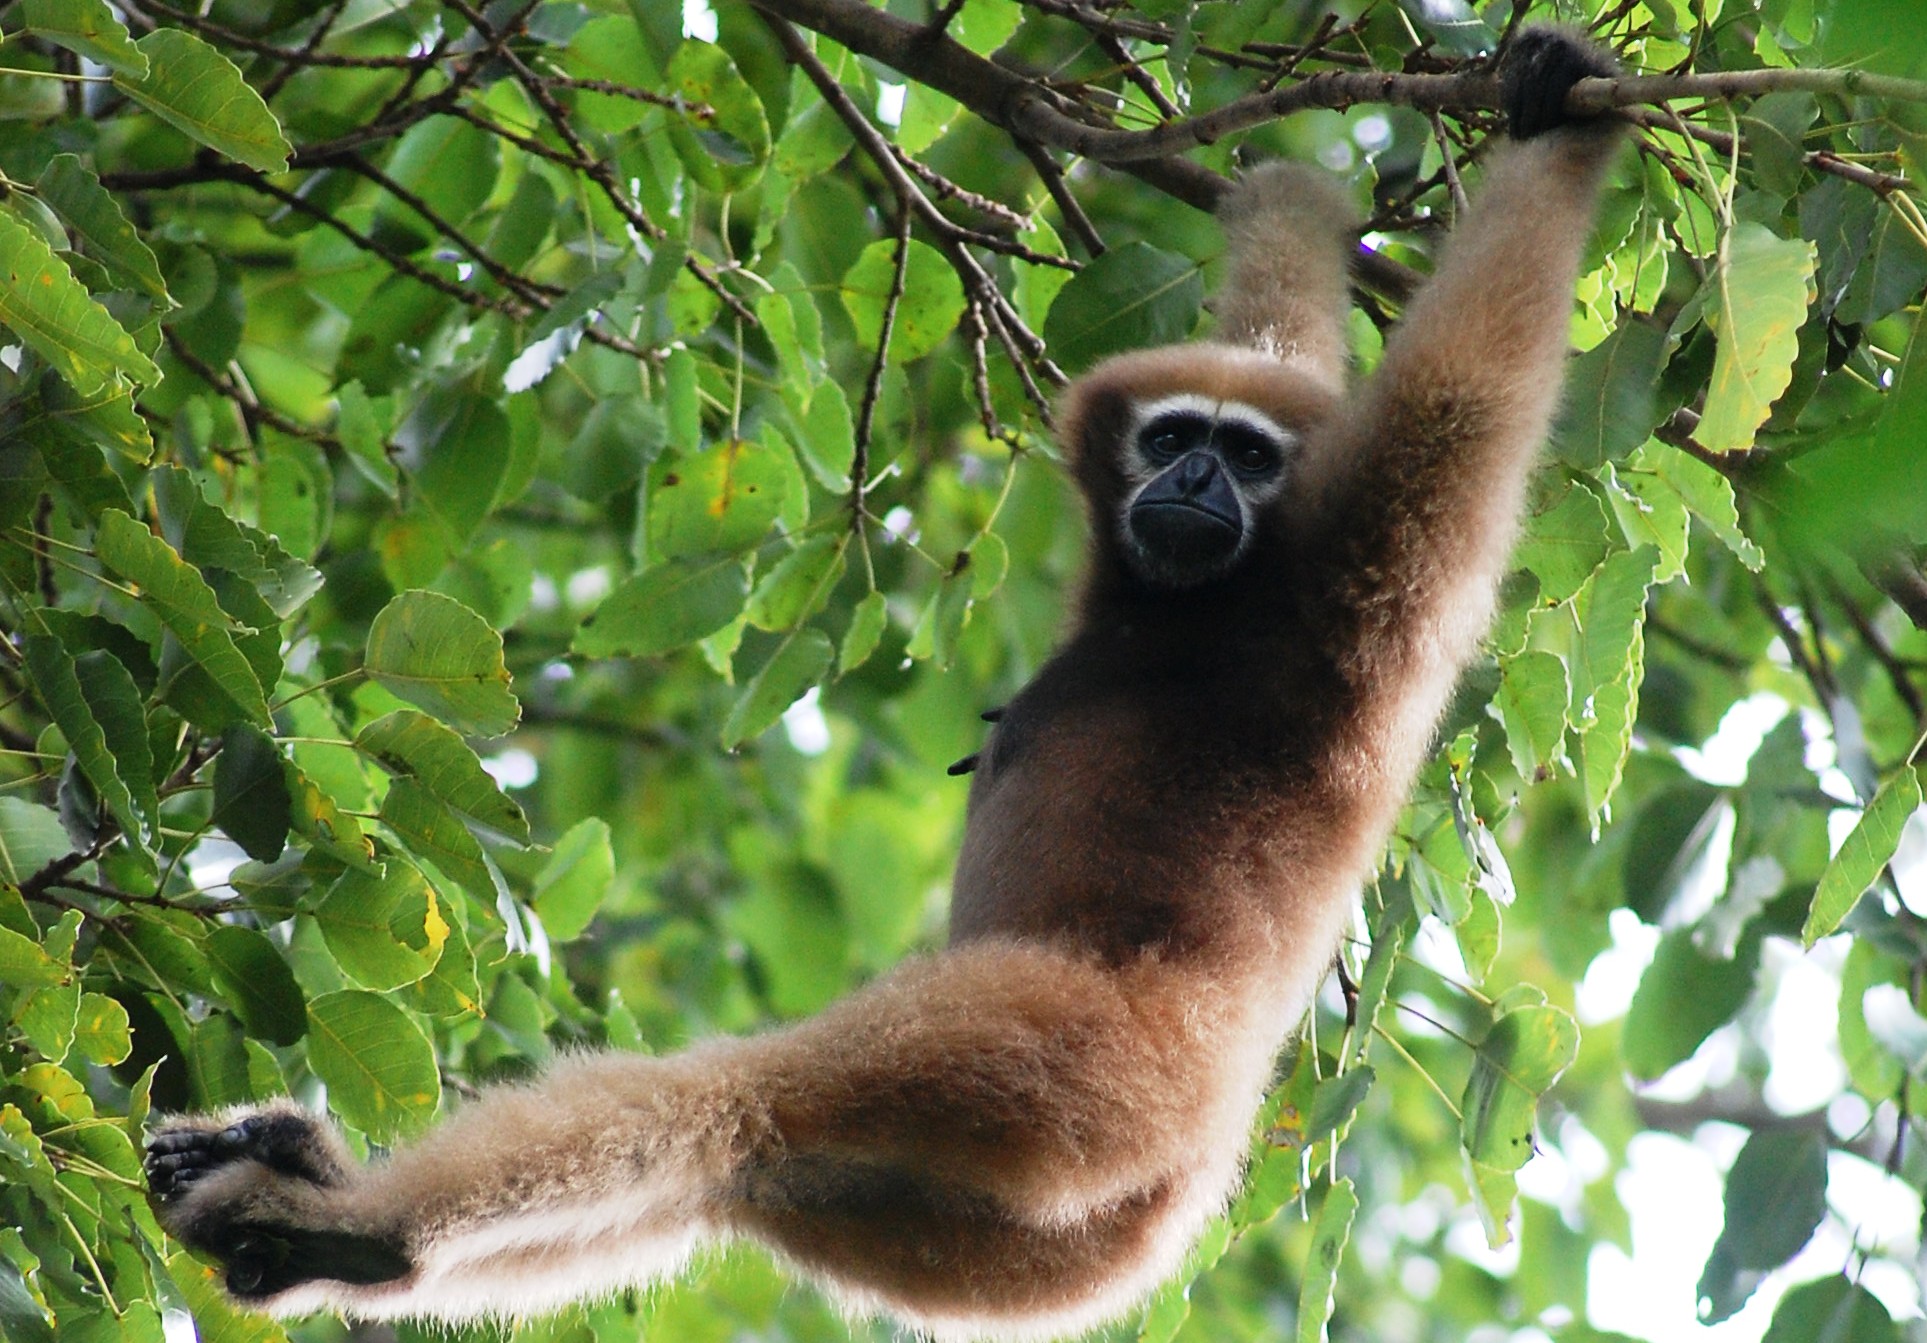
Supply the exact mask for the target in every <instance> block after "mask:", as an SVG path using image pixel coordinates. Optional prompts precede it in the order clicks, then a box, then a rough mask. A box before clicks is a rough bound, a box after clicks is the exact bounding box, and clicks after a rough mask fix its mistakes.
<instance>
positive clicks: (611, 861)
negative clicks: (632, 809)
mask: <svg viewBox="0 0 1927 1343" xmlns="http://www.w3.org/2000/svg"><path fill="white" fill-rule="evenodd" d="M615 876H616V856H615V851H614V849H612V848H611V847H610V844H609V826H608V823H607V822H605V821H603V820H602V819H601V818H600V817H597V816H585V817H583V818H582V819H581V820H580V821H577V822H576V823H575V824H574V825H572V826H570V827H569V830H568V833H567V834H565V835H563V836H562V838H561V839H559V840H557V841H556V843H555V852H554V853H552V854H551V855H549V861H548V862H547V863H545V864H544V865H543V867H542V870H541V872H539V873H537V874H536V878H535V897H534V899H533V901H532V902H531V903H533V904H534V906H535V912H536V913H537V914H538V915H540V916H541V919H542V926H543V928H544V929H546V930H547V932H548V934H549V938H550V940H551V941H555V942H567V941H570V940H572V939H574V938H577V937H580V936H582V933H583V930H585V929H586V928H587V927H588V926H589V922H590V920H591V919H593V918H595V914H596V910H597V909H599V908H601V906H602V901H603V898H604V897H605V896H607V895H608V894H609V886H610V884H611V883H612V882H614V880H615Z"/></svg>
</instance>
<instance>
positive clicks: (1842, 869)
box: [1800, 766, 1921, 947]
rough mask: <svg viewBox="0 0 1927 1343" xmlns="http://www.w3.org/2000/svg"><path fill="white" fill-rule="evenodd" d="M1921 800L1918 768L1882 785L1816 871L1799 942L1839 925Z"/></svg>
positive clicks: (1896, 842) (1816, 938) (1813, 939)
mask: <svg viewBox="0 0 1927 1343" xmlns="http://www.w3.org/2000/svg"><path fill="white" fill-rule="evenodd" d="M1920 803H1921V791H1920V772H1919V770H1917V769H1914V768H1912V767H1911V766H1909V767H1905V768H1902V769H1901V770H1900V772H1899V773H1897V774H1895V775H1894V776H1893V778H1891V779H1889V780H1887V782H1886V783H1884V784H1882V785H1881V787H1880V791H1879V792H1878V793H1875V794H1874V799H1873V801H1872V802H1870V803H1869V804H1868V805H1867V809H1866V810H1865V811H1864V812H1862V813H1861V814H1860V819H1859V821H1857V822H1856V823H1855V824H1854V827H1853V830H1852V831H1851V832H1850V833H1849V834H1848V835H1847V838H1846V842H1845V843H1843V844H1842V845H1841V846H1840V852H1838V853H1836V854H1835V855H1834V856H1833V859H1832V861H1831V862H1829V863H1828V864H1827V868H1826V871H1824V872H1822V873H1821V874H1820V884H1819V886H1818V888H1817V889H1815V891H1814V892H1813V905H1812V907H1811V908H1810V909H1808V911H1807V921H1806V925H1805V926H1804V927H1802V928H1801V929H1800V940H1801V941H1802V942H1804V943H1805V944H1806V945H1807V946H1809V947H1810V946H1812V945H1813V944H1814V943H1815V942H1818V941H1819V940H1820V939H1821V938H1823V937H1825V936H1826V935H1827V934H1828V933H1831V932H1832V931H1833V930H1834V929H1836V928H1838V927H1839V926H1840V922H1841V920H1843V919H1845V918H1846V917H1847V914H1848V913H1849V912H1850V911H1851V910H1852V909H1853V907H1854V906H1855V905H1856V904H1858V903H1859V901H1860V897H1861V896H1862V895H1864V894H1866V892H1867V888H1868V887H1870V886H1872V885H1873V884H1874V882H1875V881H1877V880H1879V878H1880V873H1881V872H1882V870H1883V869H1885V868H1886V866H1887V863H1888V861H1889V860H1890V859H1892V858H1893V856H1894V850H1895V849H1897V848H1899V847H1900V833H1901V831H1902V830H1904V829H1906V826H1907V820H1908V818H1909V817H1911V816H1912V815H1913V814H1914V813H1915V812H1916V811H1918V810H1919V809H1920Z"/></svg>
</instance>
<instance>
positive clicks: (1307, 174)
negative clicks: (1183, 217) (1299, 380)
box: [1214, 160, 1358, 392]
mask: <svg viewBox="0 0 1927 1343" xmlns="http://www.w3.org/2000/svg"><path fill="white" fill-rule="evenodd" d="M1218 223H1219V226H1220V227H1221V228H1222V229H1223V230H1224V236H1225V243H1226V246H1227V250H1228V252H1229V254H1230V257H1231V268H1230V272H1229V273H1228V274H1227V276H1226V277H1225V283H1224V287H1223V289H1222V290H1221V291H1220V292H1219V294H1218V297H1217V298H1216V300H1215V301H1214V306H1215V308H1216V310H1217V313H1218V339H1219V340H1221V341H1225V342H1228V343H1230V344H1235V345H1244V346H1249V347H1250V348H1252V349H1255V350H1258V351H1260V352H1262V353H1265V354H1269V355H1271V356H1273V357H1274V358H1276V359H1278V360H1279V361H1280V362H1281V363H1284V364H1286V365H1288V366H1290V367H1293V368H1297V369H1299V370H1302V371H1303V372H1305V373H1307V374H1309V375H1310V376H1312V377H1313V378H1315V379H1316V380H1317V381H1318V382H1320V383H1322V384H1323V385H1324V386H1326V387H1328V388H1329V389H1331V390H1332V391H1334V392H1339V391H1343V390H1344V387H1345V369H1346V365H1347V363H1348V361H1349V342H1348V339H1347V336H1346V316H1347V314H1348V313H1349V312H1350V309H1351V299H1350V296H1349V293H1348V291H1347V289H1346V267H1347V262H1348V260H1349V258H1350V256H1351V253H1352V251H1353V249H1354V248H1355V247H1356V246H1357V237H1358V211H1357V210H1356V209H1355V208H1353V206H1352V203H1351V198H1350V196H1349V195H1348V194H1347V193H1346V191H1345V189H1344V188H1343V187H1341V186H1340V185H1339V184H1338V183H1337V182H1335V181H1333V180H1332V179H1331V177H1330V176H1328V175H1327V174H1325V173H1322V172H1319V171H1317V170H1315V169H1312V168H1308V167H1306V166H1304V165H1303V164H1298V163H1290V162H1286V161H1282V160H1273V161H1272V162H1269V163H1265V164H1263V165H1261V166H1260V167H1258V168H1255V169H1253V170H1252V171H1251V172H1250V173H1249V174H1247V175H1246V176H1245V178H1244V179H1243V180H1242V181H1240V182H1239V183H1238V186H1237V189H1236V190H1235V191H1233V192H1232V193H1231V194H1230V196H1228V197H1227V198H1226V199H1225V202H1224V204H1223V206H1222V207H1221V208H1220V209H1219V211H1218Z"/></svg>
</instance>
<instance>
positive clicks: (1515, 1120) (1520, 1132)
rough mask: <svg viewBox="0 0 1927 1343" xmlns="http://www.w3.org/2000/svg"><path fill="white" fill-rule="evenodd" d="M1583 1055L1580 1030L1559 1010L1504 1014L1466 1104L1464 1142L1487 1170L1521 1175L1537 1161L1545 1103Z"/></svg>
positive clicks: (1526, 1008)
mask: <svg viewBox="0 0 1927 1343" xmlns="http://www.w3.org/2000/svg"><path fill="white" fill-rule="evenodd" d="M1578 1052H1579V1027H1578V1025H1577V1024H1576V1023H1574V1021H1573V1019H1572V1018H1571V1017H1570V1016H1568V1015H1567V1014H1566V1013H1565V1012H1563V1011H1561V1010H1560V1009H1559V1008H1557V1007H1552V1006H1550V1005H1548V1004H1544V1003H1532V1004H1525V1005H1522V1006H1518V1007H1515V1008H1513V1009H1512V1010H1511V1011H1509V1012H1505V1013H1503V1014H1502V1015H1501V1016H1500V1017H1499V1018H1498V1019H1497V1020H1496V1021H1494V1022H1493V1023H1492V1029H1491V1030H1490V1031H1488V1032H1487V1033H1486V1037H1485V1039H1483V1040H1481V1041H1480V1042H1479V1047H1478V1050H1477V1052H1476V1053H1475V1054H1474V1056H1473V1059H1472V1075H1471V1077H1470V1078H1468V1079H1467V1080H1466V1084H1465V1096H1464V1100H1463V1102H1462V1105H1461V1113H1462V1115H1463V1120H1462V1123H1461V1125H1460V1141H1461V1142H1462V1143H1463V1145H1464V1147H1465V1151H1466V1154H1467V1155H1468V1156H1470V1157H1471V1158H1472V1160H1474V1161H1476V1162H1478V1163H1479V1164H1480V1165H1482V1166H1489V1167H1491V1168H1493V1169H1494V1170H1502V1171H1516V1170H1518V1169H1519V1168H1520V1167H1521V1166H1523V1165H1525V1164H1526V1162H1527V1161H1529V1160H1531V1158H1532V1150H1533V1149H1532V1140H1533V1125H1534V1121H1535V1119H1536V1117H1537V1114H1538V1108H1539V1098H1540V1096H1542V1095H1544V1094H1545V1092H1546V1091H1547V1090H1548V1089H1549V1088H1550V1087H1551V1086H1552V1084H1553V1083H1554V1082H1556V1081H1558V1080H1559V1076H1560V1074H1562V1073H1564V1072H1565V1070H1566V1069H1567V1068H1568V1067H1569V1066H1570V1065H1571V1064H1572V1061H1573V1059H1574V1058H1575V1057H1577V1056H1578Z"/></svg>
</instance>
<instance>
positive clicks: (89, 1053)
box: [74, 993, 134, 1067]
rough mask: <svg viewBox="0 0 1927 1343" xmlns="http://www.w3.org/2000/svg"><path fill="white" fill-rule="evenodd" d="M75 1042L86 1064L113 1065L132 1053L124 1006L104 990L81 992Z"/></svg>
mask: <svg viewBox="0 0 1927 1343" xmlns="http://www.w3.org/2000/svg"><path fill="white" fill-rule="evenodd" d="M74 1044H75V1045H77V1046H78V1047H79V1049H80V1052H81V1054H82V1055H83V1056H85V1058H86V1059H87V1061H88V1062H89V1063H98V1064H100V1065H102V1066H103V1067H112V1066H113V1065H114V1064H116V1063H121V1062H124V1061H125V1060H126V1058H127V1056H128V1055H129V1054H131V1053H133V1052H134V1036H133V1032H132V1030H131V1029H130V1028H129V1025H128V1021H127V1009H126V1008H124V1007H122V1006H121V1005H120V1003H119V1002H117V1001H115V1000H114V999H112V998H109V997H108V996H107V995H106V994H104V993H83V994H81V995H80V1012H79V1015H78V1016H77V1018H76V1019H75V1024H74Z"/></svg>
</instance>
